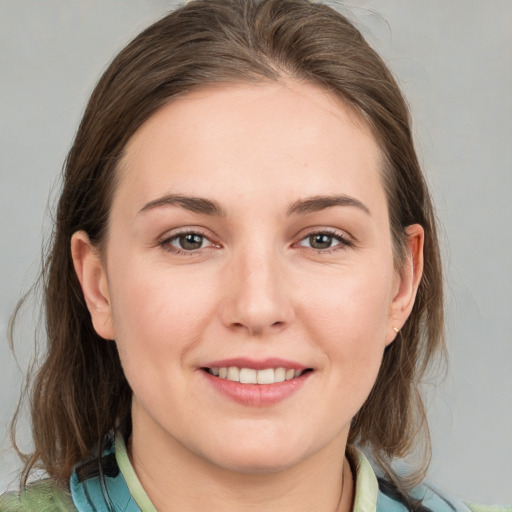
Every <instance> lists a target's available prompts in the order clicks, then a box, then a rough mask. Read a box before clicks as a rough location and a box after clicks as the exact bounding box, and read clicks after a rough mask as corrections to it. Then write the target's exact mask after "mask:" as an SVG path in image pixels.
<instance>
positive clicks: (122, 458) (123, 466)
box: [115, 432, 157, 512]
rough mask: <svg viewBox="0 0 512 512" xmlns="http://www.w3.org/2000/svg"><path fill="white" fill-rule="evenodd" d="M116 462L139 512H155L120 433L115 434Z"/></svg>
mask: <svg viewBox="0 0 512 512" xmlns="http://www.w3.org/2000/svg"><path fill="white" fill-rule="evenodd" d="M115 453H116V461H117V465H118V466H119V469H120V470H121V473H122V474H123V477H124V479H125V481H126V485H127V486H128V490H129V491H130V494H131V495H132V497H133V499H134V500H135V502H136V503H137V505H138V506H139V508H140V510H141V512H157V510H156V508H155V506H154V505H153V503H152V502H151V500H150V499H149V496H148V495H147V494H146V491H145V490H144V488H143V487H142V485H141V483H140V482H139V479H138V478H137V475H136V474H135V471H134V469H133V467H132V464H131V462H130V458H129V457H128V450H127V449H126V444H125V442H124V439H123V436H122V435H121V433H120V432H117V434H116V451H115Z"/></svg>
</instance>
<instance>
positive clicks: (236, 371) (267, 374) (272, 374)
mask: <svg viewBox="0 0 512 512" xmlns="http://www.w3.org/2000/svg"><path fill="white" fill-rule="evenodd" d="M201 369H202V370H203V371H205V372H206V373H208V374H210V375H212V376H214V377H217V378H219V379H225V380H229V381H231V382H239V383H240V384H261V385H269V384H277V383H279V382H285V381H290V380H294V379H298V378H299V377H301V376H302V375H304V374H306V373H310V372H312V371H313V369H312V368H300V369H295V368H283V367H276V368H262V369H254V368H245V367H238V366H220V367H219V366H215V367H211V368H209V367H205V368H201Z"/></svg>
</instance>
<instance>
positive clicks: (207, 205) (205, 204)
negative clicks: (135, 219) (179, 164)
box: [138, 194, 226, 217]
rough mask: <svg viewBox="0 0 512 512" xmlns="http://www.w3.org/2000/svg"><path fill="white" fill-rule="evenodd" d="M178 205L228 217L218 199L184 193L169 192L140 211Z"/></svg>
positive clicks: (197, 211)
mask: <svg viewBox="0 0 512 512" xmlns="http://www.w3.org/2000/svg"><path fill="white" fill-rule="evenodd" d="M176 205H177V206H181V207H182V208H185V209H186V210H190V211H191V212H195V213H204V214H206V215H216V216H218V217H226V211H225V210H224V209H223V208H222V206H221V205H220V204H219V203H218V202H217V201H213V200H211V199H205V198H203V197H193V196H185V195H182V194H167V195H165V196H162V197H159V198H158V199H155V200H153V201H150V202H149V203H146V204H145V205H144V206H143V207H142V208H141V209H140V210H139V212H138V213H139V214H140V213H143V212H146V211H148V210H152V209H154V208H158V207H160V206H176Z"/></svg>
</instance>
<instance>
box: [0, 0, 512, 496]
mask: <svg viewBox="0 0 512 512" xmlns="http://www.w3.org/2000/svg"><path fill="white" fill-rule="evenodd" d="M346 5H347V6H348V8H349V14H350V16H351V18H352V19H353V20H356V21H357V22H358V23H359V24H360V26H361V28H362V29H363V32H364V33H365V35H366V36H367V38H368V39H369V41H370V43H371V44H372V45H373V46H374V47H375V48H377V49H378V50H379V51H380V52H381V54H382V55H383V56H384V57H385V59H386V60H387V62H388V63H389V64H390V66H391V68H392V69H393V70H394V71H395V73H396V75H397V77H398V79H399V82H400V83H401V85H402V87H403V89H404V90H405V93H406V95H407V97H408V100H409V102H410V104H411V108H412V113H413V118H414V127H415V135H416V137H417V141H418V152H419V155H420V158H421V160H422V162H423V163H424V166H425V169H426V171H427V174H428V179H429V182H430V184H431V186H432V190H433V193H434V198H435V202H436V205H437V209H438V214H439V217H440V219H441V221H442V223H443V225H444V231H443V235H442V238H443V247H444V249H443V250H444V256H445V262H446V272H447V277H446V280H447V299H448V344H449V351H450V359H451V361H450V367H449V372H448V376H447V378H446V379H445V381H444V382H443V383H441V385H438V386H435V385H433V384H432V383H427V385H426V389H427V394H428V397H429V417H430V426H431V430H432V436H433V446H434V450H433V460H432V465H431V470H430V477H431V478H432V479H433V480H434V481H435V482H437V484H438V485H439V486H441V487H443V488H445V489H446V490H448V491H450V492H452V493H454V494H457V495H459V496H461V497H464V498H466V499H471V500H475V501H481V502H488V503H499V502H501V503H507V502H508V503H511V502H512V228H511V225H512V201H511V200H510V197H511V195H512V194H511V193H512V149H511V148H512V95H511V93H510V87H511V84H512V2H511V1H510V0H488V1H486V2H482V1H481V0H428V1H427V0H367V1H365V0H353V1H351V2H347V3H346ZM171 7H172V2H170V1H163V0H145V1H142V0H108V1H100V0H72V1H69V0H0V77H1V79H0V177H1V188H0V208H1V212H0V215H1V219H2V220H1V225H0V258H1V260H0V283H1V284H0V330H1V333H2V342H1V343H0V411H1V412H0V441H2V451H1V452H0V457H1V458H0V460H1V463H0V489H5V488H6V487H7V486H8V485H9V484H11V482H12V481H13V479H14V478H15V471H16V469H17V467H18V464H17V462H16V459H15V457H14V455H13V453H12V451H10V450H9V444H8V439H7V437H6V436H7V434H6V432H7V426H8V422H9V418H10V416H11V414H12V412H13V410H14V407H15V403H16V400H17V395H18V392H19V389H20V385H21V382H22V376H21V373H20V371H19V370H18V368H17V366H16V363H15V361H14V359H13V357H12V355H11V353H10V351H9V349H8V347H7V342H6V335H5V332H6V328H7V322H8V318H9V315H10V313H11V311H12V310H13V308H14V306H15V303H16V301H17V299H18V298H19V297H20V295H21V293H22V292H23V291H24V290H26V289H27V288H28V287H29V286H30V284H31V283H32V282H33V280H34V278H35V276H36V274H37V270H38V265H39V257H40V249H41V244H42V234H43V232H48V227H49V225H50V224H51V215H50V214H49V213H48V211H47V204H48V195H49V193H50V192H52V191H53V192H52V199H51V200H50V204H52V202H53V200H54V198H55V196H56V195H57V194H56V191H55V190H58V186H56V185H55V183H56V180H57V176H58V173H59V171H60V168H61V165H62V162H63V160H64V157H65V155H66V152H67V150H68V148H69V146H70V144H71V141H72V137H73V134H74V132H75V130H76V127H77V123H78V121H79V119H80V115H81V112H82V111H83V108H84V105H85V102H86V99H87V96H88V94H89V93H90V91H91V89H92V87H93V85H94V83H95V81H96V80H97V78H98V77H99V75H100V73H101V71H102V70H103V69H104V68H105V66H106V65H107V63H108V62H109V60H110V59H111V58H112V57H113V55H114V54H115V53H116V52H117V51H118V50H119V49H120V48H121V47H122V46H123V45H124V44H125V43H127V42H128V40H129V39H130V38H131V37H133V36H134V35H136V34H137V33H138V32H139V31H140V30H141V29H142V28H144V27H145V26H147V25H148V24H149V23H150V22H152V21H153V20H155V19H156V18H157V17H160V16H161V15H162V14H163V13H164V12H166V11H167V10H169V9H170V8H171ZM36 319H37V313H36V308H35V306H34V307H32V308H28V312H27V313H26V314H25V315H24V316H23V322H22V328H21V330H20V333H19V338H20V340H19V352H20V363H21V365H22V366H23V364H25V362H26V355H27V354H28V353H29V352H30V350H31V346H32V342H33V333H32V328H31V326H32V325H33V322H34V321H35V320H36Z"/></svg>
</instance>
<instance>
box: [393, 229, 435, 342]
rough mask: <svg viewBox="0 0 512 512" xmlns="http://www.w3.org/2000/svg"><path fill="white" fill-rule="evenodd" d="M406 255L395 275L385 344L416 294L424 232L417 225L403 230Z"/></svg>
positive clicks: (401, 324) (420, 275)
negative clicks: (394, 286)
mask: <svg viewBox="0 0 512 512" xmlns="http://www.w3.org/2000/svg"><path fill="white" fill-rule="evenodd" d="M405 232H406V236H407V253H406V257H405V260H404V262H403V265H402V268H401V269H400V271H399V272H398V273H397V287H396V294H395V296H394V297H393V300H392V303H391V308H390V314H389V321H388V330H387V339H386V342H387V343H391V342H392V341H393V340H394V339H395V337H396V336H397V334H398V332H399V331H400V329H401V328H402V326H403V325H404V323H405V322H406V320H407V318H408V317H409V315H410V314H411V311H412V308H413V306H414V301H415V299H416V293H417V291H418V287H419V285H420V282H421V277H422V275H423V243H424V238H425V232H424V230H423V228H422V226H420V225H419V224H412V225H410V226H407V228H406V229H405Z"/></svg>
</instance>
